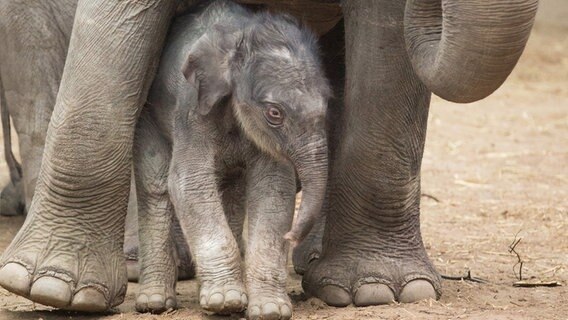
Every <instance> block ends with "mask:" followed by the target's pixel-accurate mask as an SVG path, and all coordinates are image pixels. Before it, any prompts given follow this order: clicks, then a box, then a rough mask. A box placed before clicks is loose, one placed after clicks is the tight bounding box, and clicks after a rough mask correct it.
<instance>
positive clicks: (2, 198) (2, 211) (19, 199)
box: [0, 181, 26, 216]
mask: <svg viewBox="0 0 568 320" xmlns="http://www.w3.org/2000/svg"><path fill="white" fill-rule="evenodd" d="M25 209H26V201H25V196H24V186H23V184H22V182H21V181H17V182H16V183H15V184H12V183H11V182H8V184H7V185H6V186H5V187H4V189H2V191H1V192H0V216H18V215H22V214H24V213H25Z"/></svg>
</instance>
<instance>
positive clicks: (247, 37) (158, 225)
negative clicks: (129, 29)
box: [134, 1, 331, 319]
mask: <svg viewBox="0 0 568 320" xmlns="http://www.w3.org/2000/svg"><path fill="white" fill-rule="evenodd" d="M330 94H331V92H330V88H329V85H328V82H327V80H326V78H325V77H324V74H323V71H322V68H321V65H320V60H319V57H318V52H317V44H316V37H315V35H313V34H312V33H311V32H309V31H308V30H306V29H304V28H301V27H300V26H299V24H298V23H297V22H296V21H295V20H294V19H292V18H291V17H288V16H280V15H270V14H268V13H256V14H255V13H252V12H250V11H248V10H247V9H245V8H243V7H241V6H239V5H236V4H234V3H231V2H226V1H216V2H213V3H211V4H209V5H208V6H206V7H200V8H198V9H196V10H195V11H193V12H190V13H188V14H186V15H184V16H182V17H179V18H177V19H176V20H175V22H174V24H173V27H172V29H171V32H170V35H169V39H168V40H167V45H166V47H165V49H164V52H163V54H162V58H161V64H160V67H159V70H158V73H157V75H156V78H155V80H154V83H153V84H152V87H151V89H150V94H149V97H148V103H147V105H146V107H145V109H144V110H143V111H142V115H141V117H140V120H139V123H138V127H137V131H136V141H135V148H134V149H135V151H134V157H135V160H134V161H135V166H136V188H137V190H138V191H137V192H138V199H139V224H140V234H141V235H142V236H141V238H140V263H141V274H140V284H141V285H140V291H139V293H138V297H137V300H136V307H137V309H138V310H139V311H151V312H160V311H163V310H165V309H167V308H171V307H175V305H176V300H175V299H176V294H175V280H176V277H175V271H176V268H175V265H176V264H175V257H174V255H175V250H174V243H173V241H172V240H173V239H172V236H171V233H170V230H171V224H172V219H173V215H174V211H175V214H176V215H177V217H178V219H179V221H180V225H181V227H182V229H183V233H184V235H185V237H186V238H187V239H188V244H189V247H190V250H191V252H192V255H193V257H194V261H195V264H196V272H197V276H198V278H199V280H200V283H201V286H200V293H199V299H200V304H201V306H202V307H203V308H205V309H207V310H210V311H214V312H217V313H231V312H240V311H242V310H244V309H245V308H248V316H249V317H250V318H253V319H256V318H270V319H288V318H290V317H291V314H292V309H291V304H290V300H289V298H288V295H287V293H286V277H287V269H286V259H287V251H288V250H287V249H288V244H287V242H286V239H288V240H290V241H291V242H293V243H294V242H299V241H301V240H302V238H303V237H304V236H305V235H306V233H307V232H308V231H309V230H310V228H311V226H312V225H313V222H314V220H315V219H316V218H317V217H318V216H319V214H320V209H321V204H322V202H323V198H324V194H325V188H326V181H327V171H328V159H327V154H328V150H327V138H326V133H325V115H326V110H327V100H328V97H329V96H330ZM296 176H297V177H298V178H299V180H300V183H301V185H302V189H303V201H302V204H301V207H300V211H299V213H298V217H297V218H296V220H295V222H294V224H292V220H293V213H294V199H295V193H296ZM245 212H247V214H248V229H249V230H248V241H247V248H246V254H245V257H246V258H245V260H246V261H245V266H246V267H245V268H244V275H242V274H241V255H240V251H239V246H238V241H237V239H238V238H239V237H240V234H241V232H242V228H243V220H244V213H245ZM291 226H292V229H291V231H289V232H288V233H287V231H288V230H289V229H290V227H291ZM243 279H244V281H243ZM243 282H244V284H243ZM247 304H248V306H247Z"/></svg>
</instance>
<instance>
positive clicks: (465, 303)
mask: <svg viewBox="0 0 568 320" xmlns="http://www.w3.org/2000/svg"><path fill="white" fill-rule="evenodd" d="M567 17H568V2H567V1H566V0H541V7H540V11H539V14H538V17H537V22H536V25H535V28H534V32H533V35H532V36H531V39H530V41H529V44H528V46H527V48H526V51H525V54H524V55H523V57H522V58H521V61H520V63H519V65H518V66H517V68H516V69H515V71H514V72H513V74H512V75H511V77H510V78H509V79H508V81H507V82H506V83H505V84H504V85H503V87H502V88H500V89H499V90H498V91H497V92H495V93H494V94H493V95H492V96H491V97H489V98H487V99H485V100H483V101H480V102H476V103H472V104H469V105H456V104H452V103H448V102H445V101H443V100H441V99H439V98H436V97H434V99H433V103H432V107H431V113H430V120H429V128H428V138H427V142H426V151H425V155H424V162H423V166H422V173H423V174H422V190H423V193H424V194H425V195H424V197H423V198H422V230H423V235H424V239H425V244H426V248H427V250H428V253H429V255H430V257H431V259H432V261H433V262H434V264H435V265H436V268H437V269H438V271H439V272H440V273H442V274H443V275H449V276H458V275H464V274H466V273H467V272H468V271H471V274H472V276H474V277H479V278H483V279H485V280H486V281H487V282H486V283H483V284H480V283H474V282H470V281H448V280H446V281H444V283H443V294H442V298H441V299H440V300H439V301H433V300H431V301H422V302H419V303H415V304H404V305H402V304H401V305H389V306H379V307H367V308H354V307H347V308H341V309H338V308H331V307H327V306H326V305H325V304H323V303H322V302H320V301H318V300H316V299H305V298H304V297H303V295H302V294H301V286H300V278H299V277H298V276H295V275H294V273H293V271H292V269H291V268H290V275H291V279H290V282H289V290H290V293H291V295H292V297H293V298H294V301H295V303H294V318H295V319H314V320H315V319H362V318H366V319H568V234H567V230H568V53H567V52H568V18H567ZM1 152H3V151H2V150H0V158H1V159H2V160H0V161H2V162H0V185H4V182H5V181H7V179H8V171H7V169H6V167H5V163H4V162H3V159H4V156H3V153H1ZM22 221H23V219H22V218H3V217H2V218H0V250H3V248H5V247H6V246H7V245H8V243H9V241H10V239H11V238H12V237H13V235H14V234H15V233H16V231H17V229H18V227H19V226H20V225H21V223H22ZM515 238H522V241H521V242H520V243H519V244H518V245H517V246H516V251H517V252H518V253H519V255H520V257H521V259H522V260H523V261H524V263H523V268H522V275H523V277H524V278H528V279H529V280H530V281H537V280H542V281H558V282H560V283H561V284H562V286H559V287H553V288H548V287H537V288H517V287H513V283H514V282H515V281H516V280H517V278H516V276H517V275H518V266H516V269H515V271H513V267H514V265H515V263H516V262H517V257H516V256H515V255H514V254H512V253H509V245H510V244H511V243H512V242H513V240H514V239H515ZM136 286H137V285H136V284H130V285H129V290H128V294H127V297H126V301H125V303H124V304H123V305H121V306H120V307H119V308H118V309H117V310H115V312H113V313H109V314H107V315H82V314H76V313H67V312H60V311H50V309H49V308H46V307H43V306H40V305H34V304H33V303H31V302H29V301H27V300H26V299H23V298H19V297H17V296H15V295H12V294H10V293H8V292H6V291H4V290H2V289H0V319H2V320H3V319H21V320H24V319H46V320H47V319H99V318H104V319H109V320H110V319H126V320H131V319H157V320H160V319H223V318H227V317H214V316H209V315H206V314H205V313H204V312H202V311H201V310H200V309H199V306H198V304H197V300H196V290H197V286H196V283H195V281H184V282H181V283H180V284H179V287H178V292H179V295H178V298H179V299H180V305H181V309H180V310H177V311H173V312H171V313H168V314H165V315H161V316H156V315H145V314H138V313H136V312H135V311H134V293H135V292H136ZM234 317H236V316H234Z"/></svg>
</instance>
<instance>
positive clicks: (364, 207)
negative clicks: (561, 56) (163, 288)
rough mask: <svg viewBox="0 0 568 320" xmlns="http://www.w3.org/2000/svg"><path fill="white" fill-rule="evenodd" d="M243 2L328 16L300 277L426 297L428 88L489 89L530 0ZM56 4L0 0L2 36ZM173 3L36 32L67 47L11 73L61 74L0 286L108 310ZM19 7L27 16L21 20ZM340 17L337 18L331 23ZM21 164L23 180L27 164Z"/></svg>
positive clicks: (2, 263)
mask: <svg viewBox="0 0 568 320" xmlns="http://www.w3.org/2000/svg"><path fill="white" fill-rule="evenodd" d="M193 2H194V1H185V2H183V3H182V4H181V5H182V6H183V5H186V7H191V5H192V3H193ZM241 2H246V3H248V4H251V5H253V6H255V7H259V6H260V7H262V6H266V7H267V8H268V9H271V10H276V11H279V10H284V11H289V12H292V13H293V14H296V15H299V16H302V17H306V19H308V23H309V22H310V21H309V18H313V20H314V21H316V22H322V21H323V22H325V23H315V24H312V25H318V26H326V27H325V28H322V29H318V33H319V34H320V35H321V39H320V44H321V47H322V53H323V56H322V62H323V67H324V68H325V70H326V74H327V75H328V77H329V79H330V84H331V87H332V92H334V93H335V98H332V99H331V100H330V101H329V104H328V110H329V112H328V120H330V121H329V122H328V123H329V124H330V127H329V131H328V140H329V143H328V150H329V158H328V159H329V165H328V168H329V173H328V183H327V191H326V193H325V200H324V203H323V206H322V208H323V210H322V211H323V216H324V217H326V219H325V221H324V219H321V220H320V221H318V222H317V223H316V224H315V227H314V228H313V229H312V232H311V233H310V234H308V235H307V236H306V238H305V240H304V241H303V242H301V243H300V244H299V245H298V247H296V249H295V254H294V257H295V259H294V263H295V267H296V269H297V270H299V271H301V272H303V279H302V286H303V288H304V290H305V292H306V293H307V294H308V295H312V296H315V297H318V298H320V299H322V300H324V301H325V302H326V303H328V304H330V305H334V306H346V305H349V304H354V305H356V306H366V305H378V304H385V303H391V302H392V301H399V302H413V301H417V300H420V299H427V298H437V297H439V295H440V294H441V284H440V278H439V275H438V273H437V272H436V270H435V269H434V267H433V265H432V263H431V261H430V260H429V259H428V256H427V254H426V250H425V248H424V245H423V241H422V237H421V233H420V166H421V159H422V154H423V150H424V138H425V134H426V125H427V119H428V108H429V103H430V96H431V93H432V92H434V93H435V94H437V95H438V96H440V97H442V98H444V99H448V100H452V101H455V102H471V101H475V100H479V99H482V98H484V97H486V96H487V95H489V94H490V93H491V92H493V91H494V90H495V89H496V88H498V87H499V86H500V85H501V84H502V83H503V81H505V79H506V78H507V76H508V75H509V74H510V72H511V71H512V69H513V67H514V66H515V64H516V63H517V60H518V58H519V57H520V55H521V53H522V51H523V48H524V46H525V43H526V41H527V39H528V36H529V34H530V30H531V27H532V24H533V21H534V16H535V13H536V9H537V5H538V1H537V0H498V1H491V2H488V1H481V0H472V1H449V0H448V1H434V0H408V1H406V2H405V1H390V0H375V1H347V0H346V1H341V2H340V3H338V2H335V1H324V0H321V1H316V0H314V1H308V0H299V1H293V2H289V1H284V0H271V1H260V0H243V1H241ZM62 3H65V2H55V1H53V2H52V1H31V2H28V1H26V2H23V1H15V0H12V1H8V0H0V34H1V36H0V41H2V42H4V41H6V40H5V39H9V40H10V39H11V38H10V34H12V31H10V30H11V29H10V28H14V27H17V26H19V25H24V26H25V25H26V22H28V21H30V22H35V21H39V22H38V25H40V26H41V25H50V22H51V21H59V20H57V19H43V20H42V19H41V18H42V17H48V16H49V12H58V11H57V10H55V11H53V10H52V8H56V7H54V6H57V5H58V4H62ZM178 5H180V3H179V2H178V1H175V0H144V1H134V0H124V1H106V0H89V1H86V0H85V1H83V0H80V1H79V2H78V4H77V9H76V12H75V18H74V19H75V20H74V24H73V32H70V29H68V28H62V29H61V30H57V28H53V29H50V30H53V33H52V34H45V35H42V37H43V38H45V39H58V37H59V36H60V34H69V33H70V38H69V39H70V40H69V50H68V54H67V59H66V60H65V54H61V55H60V54H59V53H53V52H52V54H53V60H49V61H53V62H54V65H58V66H59V67H60V68H61V67H62V66H63V62H62V61H65V62H64V68H63V69H62V70H63V71H62V73H61V72H60V73H51V72H37V73H35V74H34V73H26V72H20V74H16V76H21V77H18V78H17V79H20V80H21V81H20V82H19V84H20V85H21V86H23V87H24V88H25V85H26V82H25V81H35V80H38V81H40V80H41V81H43V80H42V79H45V78H49V77H52V76H53V75H61V77H60V79H59V80H61V81H60V82H59V80H57V81H56V80H53V79H48V80H47V81H46V82H45V84H46V85H49V86H53V85H54V84H55V85H56V86H57V85H59V86H58V88H59V89H58V90H57V89H50V90H49V92H50V94H51V95H53V94H54V92H57V98H56V99H55V98H53V97H51V98H50V99H51V101H50V103H51V104H52V105H53V103H54V106H55V107H54V108H53V114H52V115H51V121H45V122H42V123H45V124H46V125H45V126H47V129H45V127H42V128H40V127H38V128H39V129H41V130H35V131H34V130H31V131H28V133H29V136H28V137H27V138H28V139H30V140H29V141H36V140H41V139H39V138H38V135H34V133H38V132H46V131H47V134H46V135H45V137H46V139H45V146H44V147H43V145H42V148H43V151H42V152H43V157H42V161H41V167H39V170H37V169H36V171H37V173H36V174H35V176H36V177H37V182H36V187H35V190H34V192H35V193H34V195H33V198H32V200H31V201H30V203H29V206H28V207H29V209H28V216H27V218H26V222H25V224H24V226H23V227H22V229H21V230H20V231H19V232H18V234H17V235H16V237H15V239H14V240H13V242H12V243H11V245H10V246H9V247H8V248H7V249H6V251H5V252H4V253H3V255H2V258H1V259H0V285H1V286H3V287H4V288H6V289H7V290H10V291H11V292H14V293H17V294H19V295H21V296H24V297H26V298H28V299H31V300H33V301H36V302H38V303H42V304H46V305H50V306H55V307H58V308H63V309H71V310H83V311H103V310H107V309H109V308H111V307H112V306H115V305H117V304H119V303H121V302H122V300H123V299H124V294H125V291H126V290H125V289H126V280H127V276H126V272H125V267H124V265H125V260H124V255H123V253H122V249H123V242H124V237H123V236H124V225H125V215H126V211H127V205H128V200H127V199H128V194H129V192H128V191H129V186H130V177H131V170H132V168H131V165H132V149H133V148H132V146H133V141H134V136H135V128H136V124H137V122H138V116H139V115H140V114H141V109H142V106H143V105H144V103H145V102H146V101H147V95H148V92H149V90H150V87H151V84H152V80H153V78H154V75H155V74H156V71H157V65H158V62H159V57H160V55H161V51H162V48H163V44H164V43H165V38H166V35H167V31H168V29H169V27H170V25H171V22H172V19H173V17H174V15H175V14H176V8H178ZM442 8H443V11H442ZM34 10H35V11H34ZM50 10H51V11H50ZM30 12H33V14H30ZM46 12H47V13H48V14H46ZM63 12H66V11H63ZM16 13H19V14H16ZM71 13H72V12H71ZM338 13H339V14H338ZM26 14H27V15H28V16H29V17H30V18H29V19H22V17H26ZM34 15H35V16H34ZM338 16H339V18H343V19H342V20H341V21H340V22H338V23H336V22H337V21H338V20H340V19H338ZM16 18H20V19H16ZM32 18H33V19H32ZM330 21H331V22H332V23H327V22H330ZM21 30H25V29H21ZM36 30H38V29H36ZM37 34H42V33H41V32H38V33H37ZM34 35H35V34H34ZM50 36H52V37H51V38H50ZM33 38H34V37H19V38H17V39H33ZM12 40H13V39H12ZM12 40H10V41H8V42H7V43H3V45H0V52H1V54H2V59H3V58H4V55H5V52H17V53H16V54H20V55H22V56H25V55H36V54H40V53H45V52H48V53H49V52H50V50H51V49H53V50H54V51H57V50H58V49H57V48H58V47H59V46H58V45H55V46H42V45H41V43H42V42H38V43H37V44H36V45H35V46H32V47H29V48H26V47H25V42H22V41H17V40H14V41H12ZM55 43H57V44H59V45H61V44H65V40H62V41H59V40H58V42H55ZM18 46H19V47H18ZM24 49H26V50H24ZM48 56H50V57H51V55H49V54H48ZM29 61H33V60H29ZM34 65H35V64H34ZM51 65H52V64H50V63H46V64H43V67H46V66H47V67H49V66H51ZM37 67H38V69H37V70H43V69H41V68H40V66H39V65H38V66H37ZM7 68H8V67H6V66H5V65H4V64H2V65H1V67H0V74H1V79H2V80H1V81H2V83H3V85H4V89H5V91H6V99H7V102H8V109H9V110H10V113H11V114H14V113H13V112H12V111H13V110H17V109H18V108H19V106H17V104H13V103H11V102H10V101H15V100H14V99H13V97H14V96H16V95H17V94H18V92H22V91H21V89H18V85H17V83H16V84H14V82H12V83H9V82H10V81H11V80H9V79H8V75H9V74H14V73H17V71H14V70H7ZM34 68H35V67H34ZM8 69H9V68H8ZM30 74H31V75H34V76H35V77H31V76H30ZM26 75H27V76H26ZM26 77H29V79H25V78H26ZM197 80H199V77H198V78H197ZM38 87H40V88H41V86H38ZM18 90H20V91H18ZM38 92H40V91H38ZM25 97H26V96H25V95H20V96H19V98H20V101H24V102H26V101H27V103H26V105H27V106H30V105H31V106H35V105H40V104H38V103H39V102H45V101H48V100H47V99H44V97H43V96H41V95H34V94H30V96H29V100H26V98H25ZM198 100H199V99H198ZM199 109H200V108H199ZM218 111H219V109H216V108H213V109H212V110H211V111H210V113H209V114H208V116H213V115H214V114H216V112H218ZM14 112H16V111H14ZM46 115H47V116H46ZM39 116H41V117H46V118H49V115H48V113H45V112H44V113H40V115H39ZM20 119H24V118H20ZM19 121H20V120H18V121H15V122H19ZM32 122H34V121H32ZM48 122H49V125H47V123H48ZM16 129H17V130H18V124H16ZM45 130H46V131H45ZM25 138H26V137H25ZM249 138H250V137H249ZM253 141H254V140H253ZM253 144H254V145H255V146H256V145H257V144H258V145H262V144H259V143H257V142H253ZM32 145H33V144H32ZM282 150H284V149H282ZM172 154H173V153H172ZM170 169H171V168H170ZM22 170H23V175H24V179H23V180H24V181H25V180H26V178H25V175H26V170H27V169H26V165H25V163H24V164H23V167H22ZM168 170H169V169H168ZM28 172H30V171H29V170H28ZM26 196H27V193H26ZM174 202H175V201H174ZM312 203H314V201H312ZM306 209H310V208H306ZM220 211H221V210H220ZM310 211H311V210H307V212H310ZM224 212H228V210H224ZM229 221H230V219H229ZM69 235H72V236H69ZM292 235H294V234H292ZM296 235H298V234H296ZM299 238H301V233H300V237H299ZM46 239H48V241H46ZM298 249H301V250H300V251H298ZM296 253H298V254H296ZM103 257H104V258H103ZM197 264H199V261H197ZM228 292H229V291H227V294H226V295H225V298H226V297H227V295H228ZM230 292H238V290H232V291H230ZM162 295H163V294H162ZM231 295H233V294H231ZM214 296H217V297H219V295H215V294H213V295H211V297H214ZM221 296H222V294H221ZM148 300H149V301H153V300H152V297H148ZM235 300H238V299H235ZM209 302H210V301H207V303H209ZM241 302H242V300H241ZM249 312H250V311H249Z"/></svg>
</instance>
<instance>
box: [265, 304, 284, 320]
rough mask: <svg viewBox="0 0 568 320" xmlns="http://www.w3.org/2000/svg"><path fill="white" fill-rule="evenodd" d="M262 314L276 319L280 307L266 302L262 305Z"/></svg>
mask: <svg viewBox="0 0 568 320" xmlns="http://www.w3.org/2000/svg"><path fill="white" fill-rule="evenodd" d="M262 315H263V316H264V317H266V318H269V319H278V318H279V316H280V308H278V306H277V305H276V303H273V302H269V303H266V304H265V305H263V306H262Z"/></svg>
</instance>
